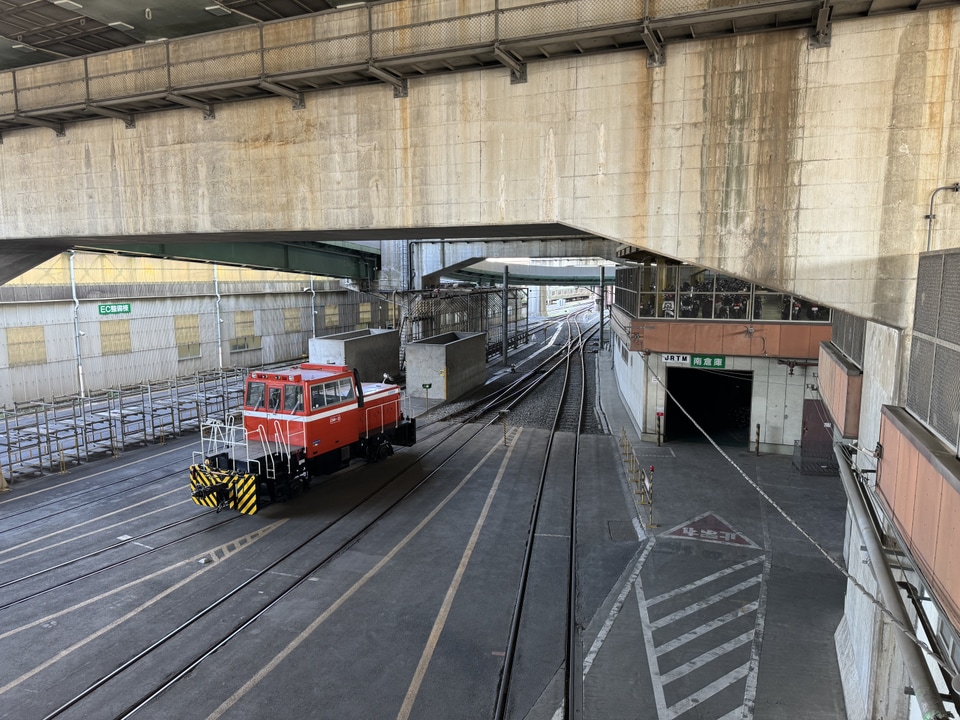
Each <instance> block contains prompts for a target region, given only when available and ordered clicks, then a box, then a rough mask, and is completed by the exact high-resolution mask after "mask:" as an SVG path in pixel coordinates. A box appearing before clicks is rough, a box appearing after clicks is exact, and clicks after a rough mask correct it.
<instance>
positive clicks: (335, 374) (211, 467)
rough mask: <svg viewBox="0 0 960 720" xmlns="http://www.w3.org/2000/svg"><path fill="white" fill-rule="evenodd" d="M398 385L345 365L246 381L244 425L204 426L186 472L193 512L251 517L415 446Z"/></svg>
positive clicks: (265, 375)
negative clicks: (315, 482)
mask: <svg viewBox="0 0 960 720" xmlns="http://www.w3.org/2000/svg"><path fill="white" fill-rule="evenodd" d="M400 400H401V393H400V388H399V387H398V386H397V385H393V384H388V383H361V382H360V378H359V376H358V374H357V372H356V370H351V369H350V368H349V367H346V366H342V365H317V364H311V363H304V364H302V365H294V366H293V367H290V368H285V369H282V370H269V371H257V372H254V373H251V374H250V375H249V377H247V379H246V387H245V388H244V399H243V424H242V425H240V424H237V423H236V422H234V421H232V420H230V421H228V422H225V423H224V422H219V421H208V422H205V423H204V424H203V426H202V428H201V443H202V449H201V451H200V452H198V453H194V461H193V464H192V465H191V466H190V490H191V495H192V497H193V501H194V502H195V503H197V504H198V505H204V506H206V507H211V508H216V509H217V511H218V512H219V511H220V510H222V509H226V508H229V509H233V510H238V511H239V512H242V513H246V514H248V515H252V514H254V513H255V512H257V510H258V509H260V508H261V507H263V506H265V505H267V504H269V503H271V502H278V501H282V500H288V499H290V498H292V497H295V496H297V495H298V494H299V493H300V492H302V491H304V490H306V489H307V488H308V487H309V486H310V480H311V478H312V477H313V476H315V475H322V474H327V473H331V472H333V471H335V470H337V469H339V468H341V467H344V466H345V465H347V464H348V463H349V462H350V460H351V459H353V458H365V459H366V460H368V461H375V460H382V459H384V458H386V457H389V456H390V455H392V454H393V445H405V446H409V445H413V444H414V443H415V442H416V441H417V426H416V420H415V419H414V418H411V417H405V416H404V414H403V411H402V409H401V405H400Z"/></svg>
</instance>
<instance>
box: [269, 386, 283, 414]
mask: <svg viewBox="0 0 960 720" xmlns="http://www.w3.org/2000/svg"><path fill="white" fill-rule="evenodd" d="M282 394H283V391H282V389H281V388H278V387H272V388H270V411H271V412H279V411H280V400H281V397H282Z"/></svg>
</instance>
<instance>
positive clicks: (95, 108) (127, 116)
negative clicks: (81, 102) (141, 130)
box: [87, 104, 137, 130]
mask: <svg viewBox="0 0 960 720" xmlns="http://www.w3.org/2000/svg"><path fill="white" fill-rule="evenodd" d="M87 110H89V111H90V112H92V113H96V114H97V115H103V116H104V117H109V118H115V119H116V120H123V124H124V125H125V126H126V127H127V130H133V129H134V128H135V127H136V126H137V121H136V120H135V119H134V117H133V115H132V114H131V113H122V112H120V111H119V110H112V109H111V108H106V107H102V106H100V105H89V104H88V105H87Z"/></svg>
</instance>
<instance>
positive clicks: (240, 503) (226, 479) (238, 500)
mask: <svg viewBox="0 0 960 720" xmlns="http://www.w3.org/2000/svg"><path fill="white" fill-rule="evenodd" d="M205 487H206V488H210V487H213V488H217V490H216V492H212V493H210V494H209V495H204V496H203V497H197V496H196V495H193V501H194V502H195V503H196V504H197V505H203V506H205V507H209V508H216V507H218V506H219V505H220V503H221V502H222V501H224V500H226V501H227V506H228V507H229V508H231V509H232V510H237V511H239V512H242V513H244V514H245V515H253V514H254V513H256V512H257V476H256V475H252V474H250V473H236V472H229V471H226V470H214V469H213V468H210V467H207V466H206V465H191V466H190V492H191V493H195V492H196V491H197V490H198V489H200V488H205Z"/></svg>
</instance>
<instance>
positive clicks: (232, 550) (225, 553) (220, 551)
mask: <svg viewBox="0 0 960 720" xmlns="http://www.w3.org/2000/svg"><path fill="white" fill-rule="evenodd" d="M285 522H286V519H284V520H278V521H277V522H275V523H272V524H270V525H267V526H266V527H264V528H261V529H260V530H257V531H256V532H253V533H249V534H247V535H244V536H243V537H240V538H238V539H236V540H232V541H230V542H228V543H224V544H223V545H220V546H219V547H215V548H212V549H211V550H208V551H207V552H204V553H200V554H199V555H196V556H194V557H192V558H190V559H189V560H181V561H180V562H178V563H174V564H173V565H170V566H168V567H165V568H163V569H162V570H158V571H156V572H154V573H151V574H150V575H147V576H145V577H142V578H139V579H137V580H134V581H133V582H129V583H127V584H126V585H122V586H120V587H118V588H114V589H113V590H110V591H108V592H105V593H103V594H102V595H98V596H97V597H93V598H90V599H88V600H84V601H83V602H81V603H77V604H76V605H74V606H72V607H69V608H66V609H64V610H61V611H60V612H57V613H53V614H52V615H47V616H46V617H44V618H40V619H39V620H34V621H33V622H32V623H29V624H27V625H22V626H20V627H18V628H15V629H13V630H8V631H7V632H5V633H3V634H2V635H0V640H2V639H4V638H7V637H9V636H10V635H14V634H16V633H19V632H23V631H24V630H28V629H29V628H32V627H36V626H37V625H42V624H44V623H48V622H50V621H51V620H53V619H55V618H58V617H60V616H62V615H66V614H68V613H71V612H75V611H76V610H79V609H80V608H83V607H86V606H87V605H91V604H93V603H96V602H100V601H101V600H103V599H104V598H107V597H110V596H111V595H116V594H117V593H119V592H123V591H125V590H127V589H129V588H131V587H134V586H136V585H140V584H141V583H144V582H147V581H148V580H151V579H153V578H155V577H157V576H159V575H162V574H164V573H167V572H169V571H171V570H174V569H176V568H178V567H182V566H184V565H188V564H190V563H192V562H196V561H198V560H199V559H200V558H203V557H209V558H211V559H212V560H213V562H211V563H210V564H209V565H207V566H205V567H203V568H201V569H200V570H197V571H196V572H194V573H192V574H190V575H188V576H187V577H185V578H184V579H183V580H181V581H180V582H178V583H175V584H173V585H171V586H170V587H168V588H167V589H165V590H164V591H163V592H161V593H159V594H158V595H155V596H153V597H152V598H150V599H149V600H147V601H146V602H145V603H143V604H141V605H138V606H137V607H135V608H134V609H133V610H131V611H130V612H128V613H127V614H125V615H123V616H121V617H119V618H117V619H116V620H114V621H113V622H112V623H109V624H107V625H104V626H103V627H102V628H100V629H99V630H97V631H96V632H94V633H91V634H90V635H87V636H86V637H85V638H83V639H82V640H78V641H77V642H75V643H74V644H73V645H71V646H70V647H68V648H65V649H63V650H61V651H60V652H58V653H57V654H56V655H54V656H53V657H52V658H50V659H49V660H46V661H44V662H42V663H40V664H39V665H37V666H36V667H34V668H33V669H31V670H29V671H27V672H25V673H24V674H23V675H21V676H20V677H18V678H16V679H14V680H11V681H10V682H8V683H7V684H6V685H4V686H2V687H0V695H3V694H4V693H5V692H7V691H8V690H12V689H13V688H15V687H16V686H17V685H20V684H21V683H23V682H25V681H26V680H29V679H30V678H32V677H33V676H34V675H36V674H37V673H40V672H43V671H44V670H46V669H47V668H49V667H50V666H52V665H54V664H56V663H57V662H59V661H60V660H63V659H64V658H65V657H67V656H68V655H70V654H71V653H73V652H74V651H76V650H79V649H80V648H82V647H83V646H84V645H87V644H89V643H91V642H93V641H94V640H96V639H97V638H99V637H101V636H103V635H105V634H106V633H108V632H110V631H111V630H114V629H116V628H117V627H119V626H120V625H122V624H123V623H125V622H126V621H127V620H130V619H131V618H133V617H136V616H137V615H138V614H139V613H141V612H143V611H144V610H146V609H147V608H148V607H150V606H151V605H153V604H155V603H157V602H159V601H160V600H162V599H163V598H165V597H166V596H167V595H170V594H171V593H173V592H174V591H176V590H179V589H180V588H182V587H183V586H185V585H187V584H188V583H190V582H192V581H194V580H196V579H197V578H198V577H200V576H201V575H203V573H205V572H207V570H210V569H211V568H213V567H215V566H216V565H218V564H219V563H221V562H223V561H224V560H226V559H227V558H228V557H230V556H231V555H234V554H236V553H238V552H239V551H240V550H241V549H243V548H245V547H249V546H250V545H252V544H253V543H254V542H256V541H257V540H259V539H261V538H263V537H265V536H266V535H268V534H269V533H271V532H273V531H274V530H276V529H277V528H278V527H280V526H281V525H283V524H284V523H285Z"/></svg>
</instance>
